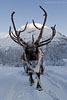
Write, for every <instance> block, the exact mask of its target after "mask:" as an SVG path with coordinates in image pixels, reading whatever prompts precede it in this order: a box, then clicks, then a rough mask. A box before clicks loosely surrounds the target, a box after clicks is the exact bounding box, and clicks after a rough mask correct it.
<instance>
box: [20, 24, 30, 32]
mask: <svg viewBox="0 0 67 100" xmlns="http://www.w3.org/2000/svg"><path fill="white" fill-rule="evenodd" d="M27 25H28V22H26V25H25V27H24V29H23V30H19V33H21V32H24V31H25V30H26V28H27Z"/></svg>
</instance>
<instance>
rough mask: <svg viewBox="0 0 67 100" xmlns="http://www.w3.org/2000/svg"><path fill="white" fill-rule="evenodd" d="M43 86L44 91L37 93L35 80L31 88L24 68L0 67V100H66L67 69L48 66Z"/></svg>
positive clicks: (42, 81)
mask: <svg viewBox="0 0 67 100" xmlns="http://www.w3.org/2000/svg"><path fill="white" fill-rule="evenodd" d="M34 78H35V77H34ZM41 85H42V87H43V91H37V90H36V79H35V84H34V85H33V86H30V85H29V76H27V75H26V74H25V72H24V70H23V68H22V67H21V68H16V67H0V100H66V99H67V68H66V67H64V66H62V67H61V66H46V68H45V73H44V75H42V76H41Z"/></svg>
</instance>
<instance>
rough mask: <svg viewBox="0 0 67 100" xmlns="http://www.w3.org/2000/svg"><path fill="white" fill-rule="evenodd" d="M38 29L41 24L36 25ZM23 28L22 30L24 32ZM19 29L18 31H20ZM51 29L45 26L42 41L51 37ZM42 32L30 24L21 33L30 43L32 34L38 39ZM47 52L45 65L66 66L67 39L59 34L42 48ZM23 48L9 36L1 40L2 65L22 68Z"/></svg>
mask: <svg viewBox="0 0 67 100" xmlns="http://www.w3.org/2000/svg"><path fill="white" fill-rule="evenodd" d="M36 25H37V26H38V27H41V26H42V25H41V24H38V23H36ZM23 28H24V26H22V27H21V28H19V29H21V30H23ZM19 29H18V30H19ZM51 32H52V31H51V29H50V28H49V27H47V26H45V28H44V31H43V36H42V39H41V41H42V40H45V39H48V38H49V37H51ZM39 33H40V30H37V29H36V28H35V27H34V26H33V24H28V26H27V29H26V30H25V31H24V32H23V33H21V37H22V38H23V39H24V41H26V42H28V41H29V40H32V34H34V39H35V40H36V38H37V37H38V35H39ZM42 49H43V51H44V52H45V56H44V61H45V65H59V66H60V65H62V66H63V65H66V59H67V37H65V36H64V35H62V34H61V33H59V32H57V33H56V35H55V37H54V39H53V40H52V42H51V43H50V44H48V45H47V46H43V47H42ZM22 52H23V48H22V47H21V46H19V45H18V44H16V43H15V42H14V41H12V40H11V38H10V36H9V34H7V35H5V36H3V37H1V38H0V64H3V65H10V66H11V65H12V66H16V67H17V66H22V61H21V59H20V57H21V54H22Z"/></svg>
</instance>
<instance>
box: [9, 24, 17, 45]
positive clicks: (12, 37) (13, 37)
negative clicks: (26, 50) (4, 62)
mask: <svg viewBox="0 0 67 100" xmlns="http://www.w3.org/2000/svg"><path fill="white" fill-rule="evenodd" d="M9 35H10V37H11V39H12V40H14V41H15V42H16V43H18V42H17V40H16V36H15V35H14V34H13V32H11V26H10V28H9ZM12 35H13V36H12Z"/></svg>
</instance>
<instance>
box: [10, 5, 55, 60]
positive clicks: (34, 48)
mask: <svg viewBox="0 0 67 100" xmlns="http://www.w3.org/2000/svg"><path fill="white" fill-rule="evenodd" d="M40 8H41V9H42V10H43V12H44V16H45V18H44V22H43V25H42V27H41V28H38V27H37V26H36V24H35V22H34V20H33V25H34V26H35V28H37V29H38V30H40V34H39V36H38V38H37V39H36V41H34V37H33V35H32V42H31V44H29V43H27V42H25V41H24V40H23V39H22V38H21V37H20V33H21V32H24V31H25V30H26V28H27V24H28V22H27V23H26V25H25V27H24V29H23V30H19V31H18V30H16V27H15V24H14V20H13V15H14V14H15V12H13V13H12V14H11V20H12V24H13V28H14V31H15V33H13V32H12V31H11V26H10V28H9V35H10V37H11V39H12V40H13V41H15V42H16V43H18V44H19V45H21V46H22V47H23V48H24V50H25V53H26V55H30V58H29V59H31V58H32V59H35V57H36V56H37V55H38V52H39V47H41V46H44V45H47V44H48V43H50V42H51V40H52V39H53V37H54V36H55V33H56V30H55V26H56V25H54V27H51V29H52V37H51V38H49V39H47V40H44V41H41V42H40V40H41V38H42V34H43V30H44V26H45V23H46V20H47V12H46V11H45V10H44V9H43V8H42V6H40Z"/></svg>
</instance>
